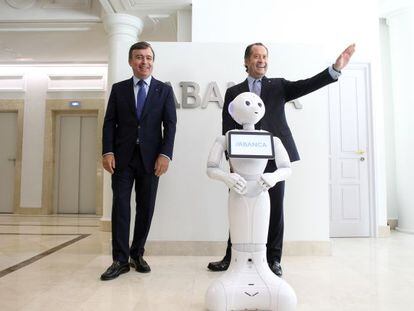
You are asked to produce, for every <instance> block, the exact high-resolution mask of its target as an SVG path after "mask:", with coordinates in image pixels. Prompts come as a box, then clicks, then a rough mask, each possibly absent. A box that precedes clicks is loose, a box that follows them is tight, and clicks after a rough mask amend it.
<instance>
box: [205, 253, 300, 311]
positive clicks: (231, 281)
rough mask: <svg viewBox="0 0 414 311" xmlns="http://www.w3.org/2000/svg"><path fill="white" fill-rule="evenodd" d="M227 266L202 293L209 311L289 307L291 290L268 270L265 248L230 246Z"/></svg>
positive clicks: (282, 310) (265, 310) (276, 310)
mask: <svg viewBox="0 0 414 311" xmlns="http://www.w3.org/2000/svg"><path fill="white" fill-rule="evenodd" d="M232 254H233V255H232V257H233V259H232V262H231V264H230V267H229V270H228V271H227V272H226V273H225V274H224V275H223V276H222V277H221V278H219V279H218V280H216V281H214V282H213V283H212V284H211V285H210V287H209V288H208V290H207V293H206V307H207V309H208V310H209V311H241V310H243V311H245V310H261V311H293V310H295V309H296V304H297V299H296V295H295V292H294V291H293V289H292V288H291V287H290V286H289V284H288V283H287V282H286V281H284V280H283V279H281V278H279V277H277V276H276V275H275V274H273V272H272V271H271V270H270V268H269V266H268V264H267V260H266V251H260V252H254V253H250V252H238V251H236V250H235V249H234V248H233V249H232Z"/></svg>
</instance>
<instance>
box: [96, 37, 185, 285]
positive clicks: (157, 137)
mask: <svg viewBox="0 0 414 311" xmlns="http://www.w3.org/2000/svg"><path fill="white" fill-rule="evenodd" d="M154 56H155V55H154V51H153V49H152V47H151V45H150V44H149V43H147V42H138V43H135V44H134V45H132V46H131V48H130V49H129V65H130V66H131V68H132V71H133V73H134V75H133V77H132V78H131V79H128V80H125V81H121V82H118V83H115V84H114V85H113V86H112V91H111V95H110V97H109V101H108V106H107V110H106V114H105V120H104V125H103V137H102V145H103V152H102V154H103V159H102V164H103V167H104V168H105V170H107V171H108V172H109V173H111V174H112V192H113V201H112V258H113V263H112V265H111V266H110V267H109V268H108V269H107V270H106V271H105V272H104V273H103V274H102V275H101V280H111V279H114V278H116V277H118V276H119V275H120V274H122V273H125V272H128V271H129V269H130V268H129V267H130V266H131V267H133V268H135V270H136V271H138V272H142V273H145V272H150V271H151V269H150V267H149V265H148V263H147V262H146V261H145V260H144V258H143V255H144V245H145V241H146V239H147V236H148V232H149V229H150V226H151V219H152V216H153V213H154V205H155V198H156V194H157V187H158V179H159V177H160V176H161V175H162V174H164V173H165V172H166V171H167V169H168V165H169V162H170V161H171V159H172V154H173V146H174V137H175V129H176V122H177V116H176V111H175V104H174V95H173V91H172V88H171V87H170V86H168V85H166V84H165V83H163V82H161V81H158V80H156V79H155V78H154V77H152V75H151V74H152V69H153V62H154ZM134 182H135V197H136V216H135V227H134V236H133V240H132V244H131V247H129V224H130V218H131V206H130V200H131V192H132V186H133V184H134ZM128 259H129V260H130V262H129V263H128Z"/></svg>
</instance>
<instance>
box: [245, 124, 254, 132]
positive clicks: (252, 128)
mask: <svg viewBox="0 0 414 311" xmlns="http://www.w3.org/2000/svg"><path fill="white" fill-rule="evenodd" d="M243 130H248V131H254V124H251V123H245V124H243Z"/></svg>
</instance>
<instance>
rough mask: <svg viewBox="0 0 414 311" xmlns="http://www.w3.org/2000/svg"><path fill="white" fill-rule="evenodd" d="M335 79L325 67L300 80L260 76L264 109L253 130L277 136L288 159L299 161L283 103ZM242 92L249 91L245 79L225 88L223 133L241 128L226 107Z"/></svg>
mask: <svg viewBox="0 0 414 311" xmlns="http://www.w3.org/2000/svg"><path fill="white" fill-rule="evenodd" d="M335 81H336V80H334V79H333V78H332V77H331V75H330V74H329V70H328V69H326V70H324V71H322V72H321V73H319V74H317V75H316V76H313V77H312V78H309V79H305V80H299V81H288V80H285V79H282V78H272V79H269V78H266V77H263V78H262V89H261V94H260V97H261V99H262V100H263V102H264V105H265V107H266V112H265V115H264V117H263V118H262V119H261V120H260V121H259V122H258V123H257V124H256V126H255V127H256V129H262V130H266V131H269V132H271V133H272V134H273V135H274V136H276V137H279V138H280V140H281V141H282V143H283V145H284V146H285V148H286V151H287V152H288V154H289V158H290V161H291V162H294V161H298V160H299V159H300V158H299V153H298V150H297V148H296V144H295V141H294V140H293V136H292V133H291V131H290V129H289V126H288V124H287V121H286V115H285V103H286V102H289V101H291V100H294V99H296V98H298V97H301V96H303V95H306V94H308V93H311V92H313V91H315V90H317V89H319V88H321V87H323V86H325V85H328V84H330V83H332V82H335ZM243 92H249V85H248V82H247V79H246V80H244V81H243V82H242V83H240V84H237V85H234V86H232V87H230V88H228V89H227V91H226V95H225V98H224V106H223V112H222V122H223V123H222V132H223V135H224V134H225V133H226V132H227V131H229V130H232V129H236V128H237V129H241V128H242V126H241V125H239V124H237V123H236V121H234V120H233V118H232V117H231V116H230V114H229V112H228V106H229V104H230V102H232V101H233V99H234V98H235V97H236V96H237V95H239V94H240V93H243Z"/></svg>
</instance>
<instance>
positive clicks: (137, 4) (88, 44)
mask: <svg viewBox="0 0 414 311" xmlns="http://www.w3.org/2000/svg"><path fill="white" fill-rule="evenodd" d="M183 11H187V12H191V0H0V63H3V64H4V63H55V62H77V63H79V62H85V63H91V62H93V63H102V62H106V61H107V58H108V53H107V51H108V48H107V35H106V33H105V30H104V26H103V23H102V16H104V15H106V14H110V13H125V14H130V15H134V16H137V17H139V18H141V19H142V21H143V22H144V29H143V31H142V33H141V35H140V36H139V39H140V40H146V41H177V19H178V14H179V12H183Z"/></svg>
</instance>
